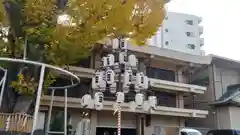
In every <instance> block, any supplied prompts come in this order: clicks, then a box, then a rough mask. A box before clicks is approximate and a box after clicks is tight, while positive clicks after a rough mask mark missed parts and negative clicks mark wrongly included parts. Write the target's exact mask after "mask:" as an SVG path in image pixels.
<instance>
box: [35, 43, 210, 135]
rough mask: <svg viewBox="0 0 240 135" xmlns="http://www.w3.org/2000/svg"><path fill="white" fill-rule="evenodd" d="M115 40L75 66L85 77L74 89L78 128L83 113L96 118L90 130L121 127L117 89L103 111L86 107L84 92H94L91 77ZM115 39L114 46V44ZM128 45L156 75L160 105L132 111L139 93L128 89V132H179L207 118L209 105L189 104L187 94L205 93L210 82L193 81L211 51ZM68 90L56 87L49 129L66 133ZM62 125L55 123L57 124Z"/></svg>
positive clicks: (71, 98)
mask: <svg viewBox="0 0 240 135" xmlns="http://www.w3.org/2000/svg"><path fill="white" fill-rule="evenodd" d="M111 42H112V41H111V40H108V41H106V42H104V43H103V44H104V45H101V46H98V47H97V48H95V50H93V55H92V56H90V57H88V58H86V59H83V60H81V61H80V62H79V63H77V64H75V65H72V66H71V67H70V69H71V71H72V72H73V73H75V74H76V75H78V76H79V77H80V78H81V84H80V85H79V86H78V87H76V88H73V89H69V90H68V100H67V103H68V114H67V115H68V124H69V125H71V126H72V128H73V129H76V126H77V123H78V122H79V121H80V120H81V119H82V118H88V119H89V120H90V123H91V124H90V125H91V126H90V134H91V135H99V134H103V132H104V131H109V132H112V131H116V125H117V119H116V116H114V115H113V111H114V109H113V104H114V103H115V100H114V98H113V97H115V95H113V94H111V93H107V92H105V93H104V108H103V110H101V111H97V110H94V109H88V108H83V107H82V106H81V97H82V96H83V95H84V94H86V93H90V94H93V93H94V92H93V91H92V89H91V78H92V77H93V75H94V73H95V69H96V68H98V67H100V66H101V56H103V55H105V54H106V53H109V52H110V51H111ZM109 45H110V46H109ZM128 50H129V51H130V52H132V53H134V54H135V55H136V56H137V58H138V60H139V70H141V71H143V72H145V74H146V75H147V76H148V77H149V78H150V89H151V90H152V91H153V92H154V95H156V96H157V99H158V101H157V108H156V110H154V111H153V112H152V113H151V114H149V113H146V112H144V111H142V110H140V109H137V110H136V112H131V111H129V107H128V106H129V103H128V102H129V101H128V97H131V96H134V93H128V94H126V100H125V103H124V104H123V106H122V111H123V114H122V128H123V129H122V134H131V135H152V134H155V135H176V134H178V132H179V129H180V128H181V127H184V126H185V125H184V123H185V120H186V119H195V118H206V117H207V115H208V111H206V110H197V109H193V108H184V97H185V96H191V95H192V94H196V95H201V94H204V93H205V92H206V90H207V88H206V87H202V86H198V85H193V84H191V73H192V72H191V71H193V70H197V69H200V68H202V67H203V66H205V65H208V64H209V63H210V59H209V57H207V56H200V55H191V54H187V53H182V52H176V51H173V50H169V49H163V48H159V47H156V46H143V47H138V46H134V45H130V43H128ZM57 82H58V83H61V84H62V85H63V84H66V82H69V81H66V78H59V79H57ZM63 96H64V91H55V96H54V102H53V110H52V113H51V123H52V124H50V128H49V132H48V133H49V134H51V135H56V134H57V135H61V134H63V133H64V132H63V128H61V127H63V120H62V118H63V117H62V116H63V114H64V113H63V110H64V108H63V107H64V97H63ZM50 101H51V97H50V93H49V95H45V96H44V97H43V98H42V101H41V109H40V110H41V113H40V115H39V118H41V120H42V121H41V122H39V123H38V128H40V129H44V128H45V129H46V126H45V125H46V121H47V116H48V110H49V105H50ZM53 123H54V124H53ZM56 123H57V124H59V125H58V127H52V125H56Z"/></svg>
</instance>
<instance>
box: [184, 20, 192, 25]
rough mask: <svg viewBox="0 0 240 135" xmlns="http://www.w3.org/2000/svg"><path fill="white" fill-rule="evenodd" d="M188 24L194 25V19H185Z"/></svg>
mask: <svg viewBox="0 0 240 135" xmlns="http://www.w3.org/2000/svg"><path fill="white" fill-rule="evenodd" d="M185 22H186V23H187V24H188V25H193V20H186V21H185Z"/></svg>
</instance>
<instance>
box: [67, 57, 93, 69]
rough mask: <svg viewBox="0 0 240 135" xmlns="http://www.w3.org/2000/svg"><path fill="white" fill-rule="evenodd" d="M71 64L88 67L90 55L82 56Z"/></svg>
mask: <svg viewBox="0 0 240 135" xmlns="http://www.w3.org/2000/svg"><path fill="white" fill-rule="evenodd" d="M71 66H76V67H83V68H90V66H91V56H89V57H86V58H82V59H80V60H79V61H78V62H76V63H73V64H71Z"/></svg>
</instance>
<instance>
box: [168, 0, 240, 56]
mask: <svg viewBox="0 0 240 135" xmlns="http://www.w3.org/2000/svg"><path fill="white" fill-rule="evenodd" d="M239 7H240V0H172V1H171V2H170V3H169V4H167V6H166V8H167V10H168V11H174V12H181V13H188V14H194V15H197V16H201V17H202V18H203V22H202V23H201V25H203V26H204V34H203V35H202V37H203V38H205V45H204V47H203V49H204V50H205V51H206V52H207V54H209V53H211V54H216V55H220V56H224V57H228V58H232V59H237V60H240V8H239Z"/></svg>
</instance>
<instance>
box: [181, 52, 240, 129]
mask: <svg viewBox="0 0 240 135" xmlns="http://www.w3.org/2000/svg"><path fill="white" fill-rule="evenodd" d="M210 56H211V57H212V62H211V64H210V65H209V66H207V67H205V68H202V69H201V70H199V72H198V73H196V74H195V75H194V76H193V77H192V79H193V80H194V82H195V83H196V84H198V85H201V86H205V87H207V89H208V90H207V92H205V93H204V94H203V95H200V96H197V97H196V98H195V99H194V104H191V105H190V106H192V105H193V106H194V107H192V108H195V109H200V108H201V109H205V110H208V111H209V115H208V117H207V118H206V119H197V120H194V121H193V120H189V121H187V125H188V126H194V127H199V128H202V129H204V128H207V129H236V130H239V129H240V126H239V117H238V115H239V113H240V108H239V103H240V100H239V97H240V95H239V89H240V86H239V83H240V70H239V67H240V62H239V61H236V60H233V59H228V58H224V57H220V56H216V55H210ZM187 102H188V101H186V103H187ZM190 102H191V103H193V102H192V99H190ZM188 105H189V104H188Z"/></svg>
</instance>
